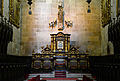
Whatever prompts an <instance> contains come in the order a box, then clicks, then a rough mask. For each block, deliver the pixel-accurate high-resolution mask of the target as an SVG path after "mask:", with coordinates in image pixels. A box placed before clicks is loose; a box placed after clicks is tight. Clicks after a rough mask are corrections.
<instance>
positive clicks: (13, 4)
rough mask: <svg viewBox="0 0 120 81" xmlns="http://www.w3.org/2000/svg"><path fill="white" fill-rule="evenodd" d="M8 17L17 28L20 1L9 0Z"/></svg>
mask: <svg viewBox="0 0 120 81" xmlns="http://www.w3.org/2000/svg"><path fill="white" fill-rule="evenodd" d="M9 5H10V6H9V19H10V22H11V23H12V24H13V25H15V26H16V27H17V28H19V20H20V1H19V0H9Z"/></svg>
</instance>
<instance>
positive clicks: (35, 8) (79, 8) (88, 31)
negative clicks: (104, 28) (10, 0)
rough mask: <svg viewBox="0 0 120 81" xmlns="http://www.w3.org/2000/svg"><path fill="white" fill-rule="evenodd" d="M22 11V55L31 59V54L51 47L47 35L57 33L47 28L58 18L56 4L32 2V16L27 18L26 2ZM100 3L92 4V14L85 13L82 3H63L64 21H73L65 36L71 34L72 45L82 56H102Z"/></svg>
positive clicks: (66, 0) (94, 0)
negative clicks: (42, 47)
mask: <svg viewBox="0 0 120 81" xmlns="http://www.w3.org/2000/svg"><path fill="white" fill-rule="evenodd" d="M23 3H24V4H23V6H24V7H23V9H22V12H23V14H22V18H23V21H22V43H21V55H24V56H28V55H31V54H32V53H31V52H32V50H33V49H36V52H40V51H41V46H46V45H47V44H48V45H50V40H51V39H50V34H52V33H57V32H58V30H57V27H56V28H54V29H52V28H49V22H51V21H53V20H54V19H55V18H57V13H58V9H57V6H58V0H33V4H32V15H29V14H28V11H29V9H28V8H29V6H28V4H27V1H24V2H23ZM100 6H101V0H92V2H91V13H87V9H88V4H87V2H86V1H85V0H64V11H65V20H71V21H73V27H72V28H65V29H64V31H63V32H64V33H69V34H71V44H74V45H76V46H79V47H80V50H81V53H84V52H86V50H88V52H89V54H90V55H95V56H96V55H97V56H98V55H101V21H100V17H101V16H100V13H101V12H100V8H101V7H100Z"/></svg>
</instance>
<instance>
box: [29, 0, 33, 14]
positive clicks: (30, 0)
mask: <svg viewBox="0 0 120 81" xmlns="http://www.w3.org/2000/svg"><path fill="white" fill-rule="evenodd" d="M31 4H32V0H28V5H29V12H28V13H29V15H31V14H32V11H31Z"/></svg>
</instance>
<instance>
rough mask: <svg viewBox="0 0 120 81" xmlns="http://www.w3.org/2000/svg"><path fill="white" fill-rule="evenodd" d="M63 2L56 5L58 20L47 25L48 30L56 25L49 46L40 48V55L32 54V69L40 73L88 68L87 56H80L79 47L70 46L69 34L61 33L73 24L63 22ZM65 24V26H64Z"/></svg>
mask: <svg viewBox="0 0 120 81" xmlns="http://www.w3.org/2000/svg"><path fill="white" fill-rule="evenodd" d="M63 3H64V2H63V1H61V2H60V5H58V10H59V11H58V20H55V21H53V22H50V23H49V27H50V28H54V27H56V26H57V25H58V33H57V34H50V36H51V44H50V45H46V47H45V46H43V47H41V48H42V51H41V53H35V51H34V50H33V52H32V68H33V69H36V70H41V71H47V70H48V71H52V70H68V71H72V70H80V69H81V70H84V69H87V68H88V54H81V53H80V50H79V47H77V46H75V45H72V44H70V42H71V41H70V36H71V34H65V33H63V30H64V29H65V26H66V27H67V28H69V27H72V26H73V22H71V21H64V20H65V19H64V10H63V8H64V4H63ZM64 24H65V25H64Z"/></svg>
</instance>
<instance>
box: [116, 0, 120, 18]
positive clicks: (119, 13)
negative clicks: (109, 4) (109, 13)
mask: <svg viewBox="0 0 120 81" xmlns="http://www.w3.org/2000/svg"><path fill="white" fill-rule="evenodd" d="M118 1H120V0H116V16H117V17H118V16H119V15H120V8H118V5H120V4H119V3H118Z"/></svg>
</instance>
